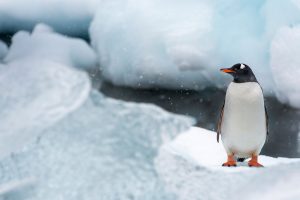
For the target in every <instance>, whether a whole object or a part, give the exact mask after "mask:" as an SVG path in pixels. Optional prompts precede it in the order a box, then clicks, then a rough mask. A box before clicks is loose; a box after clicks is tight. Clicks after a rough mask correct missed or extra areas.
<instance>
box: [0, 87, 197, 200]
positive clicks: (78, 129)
mask: <svg viewBox="0 0 300 200" xmlns="http://www.w3.org/2000/svg"><path fill="white" fill-rule="evenodd" d="M192 123H193V120H191V119H190V118H186V117H183V116H176V115H174V114H170V113H167V112H165V111H163V110H162V109H160V108H158V107H156V106H152V105H146V104H134V103H125V102H122V101H118V100H113V99H109V98H106V97H104V96H102V95H101V94H100V93H98V92H96V91H93V92H92V93H91V95H90V97H89V98H88V99H87V100H86V102H85V103H84V105H83V106H81V107H80V108H79V109H77V110H76V111H75V112H73V113H71V114H69V115H68V116H67V117H65V118H64V119H63V120H61V121H60V122H59V123H57V124H55V125H54V126H52V127H51V128H49V129H47V131H44V133H43V135H42V136H41V137H40V138H39V140H38V141H37V142H35V143H32V144H31V145H28V146H27V147H26V148H25V149H24V151H23V152H21V153H18V154H15V155H14V156H12V157H9V158H7V159H5V160H2V162H1V166H2V167H1V168H0V173H1V178H0V181H1V183H2V184H5V183H9V182H10V181H12V183H14V184H15V181H16V180H23V179H28V177H31V178H36V179H37V180H36V184H35V185H33V186H31V187H32V190H30V188H29V189H27V190H26V191H24V190H21V191H16V190H17V189H18V188H17V189H16V190H15V191H14V192H10V193H6V195H4V197H6V198H9V199H18V198H20V196H22V199H24V200H25V199H30V200H35V199H36V200H41V199H43V200H48V199H49V200H53V199H68V200H69V199H72V200H75V199H80V200H83V199H88V200H94V199H95V200H96V199H105V200H115V199H122V200H127V199H128V200H129V199H131V200H132V199H143V200H154V199H170V200H171V199H172V200H173V199H174V198H173V196H172V195H169V194H167V193H166V192H164V186H163V184H162V183H161V182H160V179H159V178H158V176H157V173H156V171H155V169H154V162H153V160H154V157H155V156H156V155H157V152H158V149H159V147H160V146H161V145H162V144H163V143H164V142H167V141H169V140H170V139H172V138H173V137H174V136H175V135H176V134H178V133H180V132H182V131H183V130H186V129H187V128H188V127H189V126H191V124H192ZM29 180H30V179H29ZM23 182H24V181H23ZM23 182H21V183H23ZM30 184H32V183H30ZM10 185H11V184H9V186H10ZM15 185H16V184H15ZM9 186H7V187H5V188H9V189H10V191H12V189H11V187H9ZM6 190H8V189H6ZM0 191H1V190H0ZM13 195H15V196H17V197H15V198H14V196H13Z"/></svg>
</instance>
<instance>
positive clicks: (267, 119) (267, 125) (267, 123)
mask: <svg viewBox="0 0 300 200" xmlns="http://www.w3.org/2000/svg"><path fill="white" fill-rule="evenodd" d="M265 114H266V127H267V135H269V114H268V110H267V107H266V106H265Z"/></svg>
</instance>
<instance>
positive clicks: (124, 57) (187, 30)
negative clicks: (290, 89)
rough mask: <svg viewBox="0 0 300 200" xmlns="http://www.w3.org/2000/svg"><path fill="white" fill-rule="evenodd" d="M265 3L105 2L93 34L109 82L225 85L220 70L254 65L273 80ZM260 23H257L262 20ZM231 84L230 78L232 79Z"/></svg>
mask: <svg viewBox="0 0 300 200" xmlns="http://www.w3.org/2000/svg"><path fill="white" fill-rule="evenodd" d="M263 5H264V1H251V2H246V1H244V2H241V1H226V2H223V1H218V0H214V1H206V0H202V1H198V0H188V1H184V2H183V1H180V0H175V1H174V0H167V1H159V0H154V1H149V0H145V1H139V0H131V1H126V0H119V1H118V0H115V1H111V2H109V3H107V2H103V3H102V4H101V6H100V8H99V10H98V11H97V14H96V16H95V18H94V20H93V22H92V24H91V28H90V36H91V40H92V44H93V46H94V47H95V49H96V51H97V53H98V56H99V62H100V64H101V67H102V68H103V74H104V78H106V79H107V80H110V81H111V82H113V83H114V84H117V85H127V86H131V87H146V88H147V87H165V88H189V89H202V88H204V87H208V86H217V87H222V86H223V84H224V83H225V78H224V76H221V75H220V72H219V68H221V67H229V66H231V65H233V64H235V63H237V62H246V63H248V64H249V65H251V66H253V68H254V69H255V71H256V72H257V74H258V77H259V78H261V79H262V80H261V82H262V83H263V85H266V87H268V86H269V85H270V84H271V82H272V77H270V78H268V79H265V77H266V76H265V75H266V74H267V73H268V72H269V71H270V70H269V68H268V66H266V67H263V66H265V64H268V63H267V53H266V52H264V50H266V49H267V48H268V47H267V45H266V42H264V41H262V39H261V37H262V36H261V35H262V33H261V32H262V30H261V29H263V20H262V18H263V16H262V15H261V13H260V11H261V9H262V7H263ZM260 21H261V23H257V22H260ZM227 80H229V79H227Z"/></svg>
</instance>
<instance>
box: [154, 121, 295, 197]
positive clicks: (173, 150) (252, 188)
mask: <svg viewBox="0 0 300 200" xmlns="http://www.w3.org/2000/svg"><path fill="white" fill-rule="evenodd" d="M259 160H260V162H261V163H262V164H264V166H265V168H261V169H257V168H250V167H248V166H247V164H246V163H242V164H240V163H239V164H238V167H236V168H235V167H233V168H228V167H221V164H222V163H223V162H224V161H226V153H225V150H224V149H223V146H222V144H220V143H217V141H216V133H215V132H212V131H208V130H205V129H202V128H197V127H192V128H191V129H190V130H188V131H186V132H184V133H182V134H180V135H179V136H178V137H177V138H176V139H175V140H174V141H173V142H171V143H169V144H167V145H164V146H163V147H162V148H161V150H160V154H159V156H158V157H157V158H156V161H155V163H156V169H157V171H158V174H159V175H160V177H161V178H162V179H163V180H164V182H165V184H166V189H167V190H168V191H169V192H173V193H175V194H176V195H177V197H178V200H186V199H189V200H197V199H199V200H200V199H211V200H215V199H216V200H219V199H220V200H221V199H241V198H243V199H247V200H253V199H257V198H258V197H259V199H267V200H269V199H276V200H277V199H278V200H279V199H289V200H296V199H299V198H300V193H299V189H298V185H297V184H295V183H296V182H297V181H298V182H299V178H300V173H299V167H300V159H289V158H272V157H268V156H260V157H259ZM288 180H289V181H290V182H289V181H288ZM284 183H285V184H284ZM275 188H276V189H275ZM263 197H265V198H263Z"/></svg>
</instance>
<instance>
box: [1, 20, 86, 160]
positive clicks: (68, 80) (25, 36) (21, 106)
mask: <svg viewBox="0 0 300 200" xmlns="http://www.w3.org/2000/svg"><path fill="white" fill-rule="evenodd" d="M41 27H44V28H41ZM42 29H43V31H41V30H42ZM46 29H47V31H46ZM49 30H50V28H49V27H47V28H46V26H37V29H36V30H35V31H34V32H33V33H32V34H31V35H30V34H29V33H28V32H24V31H21V32H18V33H17V34H16V35H14V37H13V40H12V45H11V47H10V49H9V51H8V53H7V55H6V57H5V59H4V64H0V93H1V95H0V107H1V110H0V133H1V134H0V158H3V157H4V156H7V155H9V154H10V153H13V152H16V151H18V150H20V149H21V148H22V147H23V146H24V145H26V144H28V143H30V142H31V141H32V140H34V139H36V137H38V136H39V134H40V133H41V131H42V130H43V129H45V128H47V127H49V126H51V125H53V124H54V123H56V122H57V121H58V120H60V119H62V118H63V117H65V116H66V115H68V114H69V113H70V112H72V111H73V110H75V109H77V108H78V107H79V106H80V105H81V104H82V103H83V102H84V101H85V100H86V98H87V97H88V95H89V92H90V88H91V86H90V85H91V84H90V80H89V77H88V76H87V74H86V73H84V72H81V71H79V70H77V69H75V68H74V67H73V66H78V67H84V66H85V65H87V63H89V62H90V61H88V60H89V59H88V58H86V57H84V56H85V55H86V52H85V51H86V48H87V45H86V44H85V43H83V42H81V41H80V40H72V39H69V38H66V37H64V36H59V35H57V34H55V33H53V32H48V31H49ZM51 45H52V46H51ZM55 47H56V48H58V49H56V48H55ZM74 47H78V49H76V50H74V49H72V48H74ZM89 50H90V49H89ZM90 51H91V50H90ZM62 52H63V53H62ZM76 54H77V55H76ZM74 56H76V57H74Z"/></svg>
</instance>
